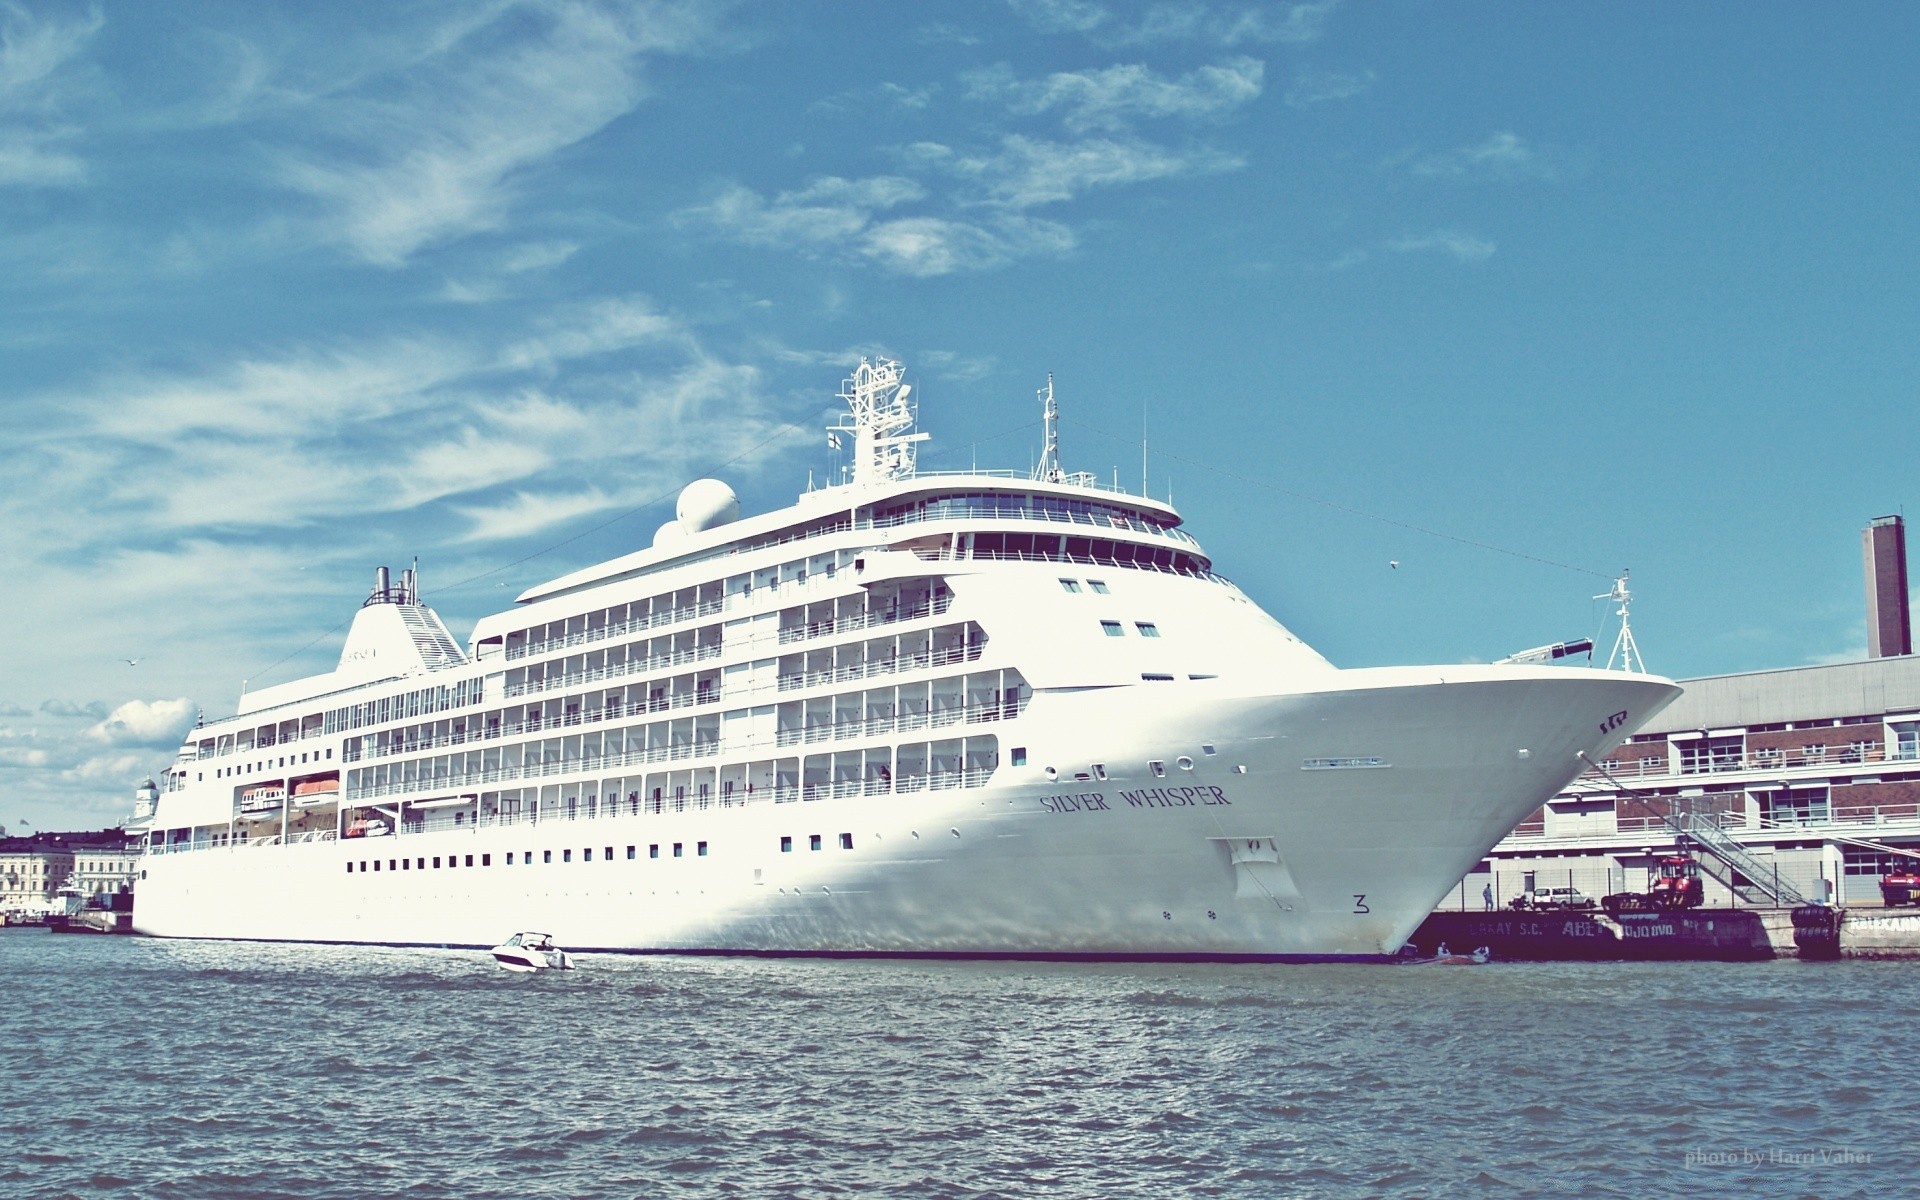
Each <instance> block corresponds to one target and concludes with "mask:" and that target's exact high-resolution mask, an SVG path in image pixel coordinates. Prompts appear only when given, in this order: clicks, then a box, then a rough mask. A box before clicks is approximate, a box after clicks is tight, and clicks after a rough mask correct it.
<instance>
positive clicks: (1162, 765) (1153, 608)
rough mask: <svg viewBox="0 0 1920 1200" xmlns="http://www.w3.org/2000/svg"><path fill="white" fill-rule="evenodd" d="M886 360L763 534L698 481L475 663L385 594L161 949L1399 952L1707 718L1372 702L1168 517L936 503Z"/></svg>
mask: <svg viewBox="0 0 1920 1200" xmlns="http://www.w3.org/2000/svg"><path fill="white" fill-rule="evenodd" d="M910 393H911V385H910V384H908V383H906V382H905V379H904V373H903V370H902V368H901V366H900V365H899V364H898V363H896V362H892V361H889V360H885V359H880V360H874V361H868V360H864V359H863V360H861V362H860V364H859V366H858V367H857V369H856V370H855V371H854V372H853V374H852V376H851V378H849V379H848V380H847V381H846V383H845V386H844V387H843V388H842V391H841V393H840V395H841V398H842V399H844V400H845V401H846V404H847V406H848V407H847V412H846V414H845V416H844V417H843V419H842V420H841V423H840V424H839V425H837V426H836V427H835V428H834V429H833V430H832V431H830V437H831V438H832V439H833V440H834V441H835V442H836V444H838V445H840V446H841V447H842V448H843V453H845V455H846V457H847V461H846V462H845V463H844V464H843V465H842V466H841V468H840V469H839V474H838V475H836V477H835V478H834V479H833V480H832V482H831V483H830V484H829V485H827V486H823V487H818V488H815V487H811V486H810V487H809V489H808V490H807V491H806V492H804V493H803V494H801V495H800V496H799V497H798V499H797V500H796V501H795V503H794V504H792V505H791V506H789V507H787V508H784V509H781V510H779V511H777V512H770V513H766V514H763V515H759V516H748V517H742V516H741V515H740V511H739V509H740V506H739V502H738V500H737V499H736V497H735V494H734V493H733V491H732V490H731V489H730V488H729V487H728V486H727V485H725V484H723V483H721V482H718V481H715V480H711V479H705V480H699V481H696V482H694V483H692V484H690V485H689V486H687V487H686V488H685V490H684V491H682V492H681V493H680V495H679V498H678V502H677V504H676V509H675V517H674V519H673V520H672V521H669V522H668V523H666V524H665V525H663V526H662V527H661V528H660V530H659V531H658V533H656V534H655V535H654V537H653V539H652V544H651V545H650V546H648V547H647V548H645V549H641V550H638V551H635V552H633V553H630V554H627V555H625V556H622V557H619V558H615V559H613V560H611V561H608V562H604V563H600V564H598V565H595V566H590V567H586V568H584V569H581V570H578V571H574V572H573V573H571V574H568V575H563V576H561V577H560V578H558V579H554V580H552V581H550V582H547V583H543V584H540V585H538V586H535V587H532V588H529V589H528V590H527V591H525V592H524V593H522V594H521V595H520V596H519V597H518V600H517V602H516V603H515V604H514V605H513V607H512V608H511V609H509V610H508V611H505V612H501V613H498V614H495V615H492V616H488V617H486V618H484V619H482V620H481V621H480V622H479V623H478V624H477V625H476V626H475V628H474V629H473V631H472V634H471V636H470V637H469V638H468V640H467V642H466V644H465V645H464V646H463V645H461V644H460V643H459V642H458V641H456V639H455V638H454V637H453V636H452V634H451V633H450V632H449V631H448V629H447V627H446V625H445V624H444V623H443V622H442V621H441V620H440V618H439V617H438V616H437V615H436V614H435V612H434V611H433V610H432V609H431V608H429V607H428V606H426V605H425V604H423V603H422V602H421V595H420V588H419V579H418V573H417V568H413V569H408V570H404V571H401V572H400V573H399V574H398V576H397V578H396V577H395V576H393V575H391V574H390V573H389V572H388V570H387V569H386V568H381V569H380V571H379V572H378V574H377V576H376V582H375V585H374V587H373V589H372V592H371V594H370V595H369V596H368V597H367V598H366V600H365V603H364V604H363V606H362V607H361V609H360V610H359V613H358V615H357V616H356V617H355V619H354V622H353V624H352V626H351V628H350V630H349V632H348V634H347V637H346V640H345V644H344V646H343V648H342V650H341V653H340V659H339V664H338V666H337V667H336V668H335V669H334V670H333V671H331V672H329V673H326V674H322V675H316V676H313V677H311V678H307V679H302V680H298V681H295V682H291V683H286V684H282V685H279V686H276V687H272V688H267V689H261V690H255V691H251V692H248V693H246V694H245V696H244V697H243V698H242V701H241V703H240V705H239V712H238V713H237V715H235V716H233V717H230V718H226V719H222V720H218V721H210V722H207V723H205V724H203V725H201V726H200V727H198V728H195V729H194V730H193V731H192V732H191V734H190V735H189V737H188V739H187V741H186V744H185V745H184V746H182V747H181V750H180V754H179V757H178V759H177V760H176V761H175V763H174V764H173V765H172V766H171V767H170V768H169V769H168V770H167V771H166V772H165V775H164V779H163V782H162V785H161V795H160V798H159V804H158V807H157V810H156V812H155V814H154V819H153V823H152V825H151V826H150V833H149V840H150V844H149V846H148V853H147V854H146V855H145V857H144V860H143V862H142V866H141V874H140V881H139V883H138V885H137V896H138V903H137V905H136V916H135V927H136V930H137V931H138V932H141V933H145V934H149V935H153V936H159V937H180V938H230V939H259V940H273V941H307V942H348V943H377V944H394V945H433V946H462V947H485V946H490V945H492V944H494V943H495V942H497V941H498V940H499V939H500V938H501V937H503V936H504V935H506V934H507V933H509V932H511V931H513V930H515V929H526V928H537V929H545V930H549V931H551V932H552V933H553V935H554V937H555V939H556V941H558V942H560V943H561V944H564V945H566V946H568V947H570V948H573V949H576V950H600V951H631V952H643V953H686V954H788V955H916V956H956V957H1010V958H1049V959H1052V958H1094V959H1175V960H1214V959H1255V960H1266V961H1287V960H1329V959H1377V958H1379V957H1381V956H1383V955H1386V954H1390V953H1392V952H1394V951H1395V950H1397V949H1398V948H1399V947H1400V946H1401V944H1402V943H1403V941H1404V939H1405V938H1406V937H1407V935H1408V934H1409V933H1410V932H1411V931H1412V930H1413V928H1414V927H1415V925H1417V924H1418V922H1419V921H1420V920H1421V918H1422V917H1424V916H1425V915H1426V914H1427V912H1428V911H1429V910H1430V909H1431V908H1432V907H1433V906H1434V905H1435V903H1436V902H1438V901H1439V900H1440V899H1441V898H1442V897H1443V896H1444V895H1445V894H1446V893H1447V892H1448V890H1449V889H1450V888H1451V887H1452V886H1453V885H1454V884H1455V883H1457V881H1459V880H1460V878H1461V877H1462V875H1463V874H1464V873H1466V872H1467V871H1468V870H1470V869H1471V868H1472V867H1474V865H1475V864H1476V863H1478V862H1480V861H1481V859H1482V858H1483V856H1485V855H1486V853H1487V851H1488V850H1489V848H1491V847H1492V846H1493V845H1494V844H1495V843H1496V842H1498V841H1499V840H1500V839H1501V838H1502V837H1503V836H1504V835H1505V834H1507V833H1508V831H1510V830H1511V829H1513V827H1514V826H1515V825H1516V824H1517V823H1518V822H1519V821H1520V820H1521V819H1522V818H1524V817H1526V816H1527V815H1528V814H1530V813H1532V812H1533V811H1535V810H1536V809H1538V808H1539V807H1540V806H1541V805H1542V804H1543V803H1544V802H1545V801H1546V800H1547V799H1548V798H1549V797H1551V796H1553V795H1554V794H1555V793H1556V792H1558V791H1559V790H1560V789H1561V788H1562V786H1564V785H1565V784H1567V783H1568V781H1569V780H1571V779H1572V778H1573V777H1574V776H1575V775H1576V774H1578V773H1579V772H1580V770H1581V769H1582V768H1583V767H1584V766H1585V765H1586V764H1585V762H1584V761H1583V760H1582V759H1581V758H1580V757H1579V756H1580V755H1581V754H1585V755H1586V756H1588V758H1590V759H1591V758H1599V757H1601V756H1603V755H1605V754H1606V753H1607V752H1608V751H1610V750H1612V749H1613V748H1614V747H1616V746H1617V745H1618V744H1620V743H1621V742H1622V741H1623V740H1624V739H1626V738H1627V737H1628V736H1629V735H1630V734H1632V733H1633V732H1634V731H1635V730H1636V729H1637V728H1639V727H1640V726H1641V724H1642V723H1643V722H1645V721H1646V720H1647V719H1648V718H1650V717H1651V716H1653V715H1654V714H1655V713H1656V712H1657V711H1658V710H1660V709H1661V708H1662V707H1664V706H1665V705H1666V704H1667V703H1669V702H1670V701H1671V700H1672V699H1673V698H1674V696H1675V695H1676V694H1677V693H1678V689H1677V688H1676V687H1675V686H1674V685H1673V684H1672V683H1670V682H1668V681H1667V680H1664V679H1661V678H1658V677H1655V676H1651V675H1645V674H1640V673H1633V672H1620V671H1600V670H1593V669H1589V668H1576V667H1568V666H1560V665H1535V664H1525V663H1520V664H1515V663H1500V664H1491V665H1488V664H1480V665H1456V666H1418V667H1390V668H1366V669H1348V670H1343V669H1339V668H1336V667H1334V666H1333V665H1332V664H1331V663H1329V662H1328V661H1327V660H1326V659H1325V658H1323V657H1321V655H1319V654H1318V653H1316V652H1315V651H1314V650H1313V649H1311V648H1310V647H1308V646H1307V645H1306V644H1305V643H1304V642H1302V641H1301V640H1300V639H1299V638H1298V637H1296V636H1294V635H1293V634H1292V633H1290V632H1289V631H1288V630H1287V629H1286V628H1285V627H1284V626H1283V625H1281V624H1280V623H1279V622H1278V621H1276V620H1275V619H1274V618H1273V617H1271V616H1269V615H1268V614H1267V613H1266V612H1265V611H1263V610H1262V609H1261V608H1260V606H1259V605H1258V604H1256V603H1255V602H1254V601H1253V600H1252V599H1250V598H1249V597H1248V596H1247V595H1246V594H1245V593H1243V592H1242V591H1241V590H1240V589H1239V588H1238V587H1236V586H1235V585H1234V584H1233V583H1232V582H1230V581H1229V580H1228V579H1227V578H1225V577H1223V576H1222V575H1220V574H1218V573H1216V572H1215V570H1214V564H1213V561H1212V560H1211V558H1209V556H1208V555H1207V553H1206V552H1205V551H1204V550H1203V549H1202V548H1201V546H1200V544H1199V543H1198V542H1197V541H1196V540H1195V538H1194V537H1193V536H1192V535H1191V534H1190V533H1189V532H1188V531H1187V529H1186V528H1185V527H1184V525H1183V522H1182V520H1181V518H1180V516H1179V514H1178V513H1176V512H1175V511H1174V509H1173V508H1172V506H1171V505H1170V504H1165V503H1161V502H1159V501H1156V500H1153V499H1150V498H1148V497H1146V496H1144V495H1140V496H1136V495H1131V494H1128V493H1125V492H1122V491H1120V490H1119V489H1118V488H1117V487H1107V486H1104V485H1103V484H1101V483H1100V482H1099V481H1097V480H1096V479H1095V478H1094V477H1092V476H1090V475H1087V474H1084V473H1069V472H1066V471H1063V470H1062V469H1061V467H1060V463H1059V454H1058V442H1057V437H1056V436H1055V430H1056V428H1057V426H1056V416H1057V410H1056V408H1055V406H1054V403H1053V397H1052V385H1051V383H1050V382H1049V384H1048V387H1047V389H1046V391H1045V392H1043V393H1042V402H1043V405H1044V411H1045V415H1046V420H1045V431H1046V434H1045V450H1044V452H1043V454H1042V456H1041V459H1040V465H1039V467H1038V468H1037V469H1036V470H1035V471H1033V472H1031V473H1026V474H1020V473H1013V472H991V471H968V472H960V473H932V472H926V471H921V470H919V469H917V466H916V462H915V452H916V449H917V446H918V444H919V442H920V441H921V440H923V439H924V438H925V437H926V436H927V435H926V434H924V433H921V432H918V431H917V430H916V413H915V404H914V400H913V397H912V396H911V394H910Z"/></svg>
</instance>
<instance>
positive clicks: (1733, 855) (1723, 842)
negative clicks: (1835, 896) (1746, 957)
mask: <svg viewBox="0 0 1920 1200" xmlns="http://www.w3.org/2000/svg"><path fill="white" fill-rule="evenodd" d="M1666 822H1667V824H1668V825H1669V826H1671V827H1672V828H1673V831H1674V832H1675V833H1677V834H1678V835H1680V836H1681V837H1683V838H1685V839H1687V840H1688V841H1691V842H1692V843H1693V844H1694V845H1696V846H1698V847H1700V848H1701V849H1702V850H1704V851H1706V857H1705V858H1704V859H1702V860H1701V862H1700V869H1701V870H1703V871H1705V872H1706V873H1707V874H1708V875H1711V876H1712V877H1713V878H1714V879H1715V880H1717V881H1718V882H1719V883H1720V884H1721V885H1722V886H1723V887H1725V888H1726V889H1727V890H1728V891H1729V892H1731V893H1733V894H1734V895H1735V896H1738V897H1739V898H1740V899H1741V900H1743V901H1745V902H1746V903H1748V904H1754V903H1758V902H1759V901H1761V900H1763V899H1764V900H1769V901H1771V902H1772V903H1774V904H1777V905H1779V906H1781V907H1783V908H1797V907H1798V906H1800V905H1802V904H1805V903H1807V898H1806V897H1805V896H1803V895H1801V894H1800V889H1798V888H1796V887H1794V886H1793V884H1791V883H1789V882H1787V881H1786V880H1784V879H1782V878H1780V868H1779V866H1778V865H1777V864H1775V863H1771V862H1768V861H1766V860H1764V859H1762V858H1760V856H1758V855H1756V854H1754V853H1753V852H1752V851H1751V850H1748V849H1747V848H1746V847H1745V846H1742V845H1741V844H1740V843H1739V842H1736V841H1734V840H1733V838H1732V836H1730V835H1729V834H1728V833H1727V831H1726V830H1724V829H1722V828H1721V827H1720V821H1719V819H1718V818H1717V817H1715V816H1714V815H1713V814H1711V813H1694V812H1683V813H1679V814H1671V815H1668V816H1667V818H1666ZM1742 879H1744V880H1745V882H1744V883H1743V882H1741V881H1742Z"/></svg>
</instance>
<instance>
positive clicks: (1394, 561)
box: [1387, 558, 1400, 571]
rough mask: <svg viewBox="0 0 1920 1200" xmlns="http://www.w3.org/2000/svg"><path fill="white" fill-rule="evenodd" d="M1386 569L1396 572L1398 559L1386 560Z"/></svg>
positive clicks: (1398, 565) (1398, 566)
mask: <svg viewBox="0 0 1920 1200" xmlns="http://www.w3.org/2000/svg"><path fill="white" fill-rule="evenodd" d="M1387 569H1388V570H1391V571H1398V570H1399V569H1400V560H1399V559H1397V558H1390V559H1388V560H1387Z"/></svg>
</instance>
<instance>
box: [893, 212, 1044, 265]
mask: <svg viewBox="0 0 1920 1200" xmlns="http://www.w3.org/2000/svg"><path fill="white" fill-rule="evenodd" d="M1074 245H1075V239H1074V236H1073V231H1072V230H1070V229H1068V228H1067V227H1066V226H1064V225H1061V224H1059V223H1057V222H1054V221H1043V220H1037V219H1034V218H1031V217H1017V216H1007V217H999V218H996V219H994V220H993V221H991V222H989V223H975V222H968V221H950V220H945V219H943V218H940V217H912V218H908V219H905V220H899V221H884V222H881V223H880V224H878V225H875V226H874V227H873V228H871V229H869V230H867V231H866V233H865V234H864V235H863V237H862V240H861V245H860V253H861V254H863V255H865V256H866V257H868V258H870V259H873V260H874V261H876V262H878V263H880V264H882V265H883V266H886V267H889V268H891V269H892V270H895V271H898V272H899V273H901V274H903V275H921V276H927V275H946V274H950V273H952V272H955V271H984V270H989V269H991V268H994V267H998V266H1003V265H1005V264H1007V263H1010V262H1013V261H1015V260H1016V259H1021V258H1029V257H1032V256H1035V255H1054V256H1057V255H1061V254H1065V253H1067V252H1068V251H1070V250H1072V249H1073V247H1074Z"/></svg>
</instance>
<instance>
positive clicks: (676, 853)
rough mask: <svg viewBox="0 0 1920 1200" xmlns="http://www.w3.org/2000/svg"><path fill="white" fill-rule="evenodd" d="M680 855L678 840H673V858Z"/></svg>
mask: <svg viewBox="0 0 1920 1200" xmlns="http://www.w3.org/2000/svg"><path fill="white" fill-rule="evenodd" d="M681 855H682V846H681V844H680V843H679V842H675V843H674V844H673V856H674V857H675V858H679V857H681Z"/></svg>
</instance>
